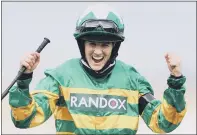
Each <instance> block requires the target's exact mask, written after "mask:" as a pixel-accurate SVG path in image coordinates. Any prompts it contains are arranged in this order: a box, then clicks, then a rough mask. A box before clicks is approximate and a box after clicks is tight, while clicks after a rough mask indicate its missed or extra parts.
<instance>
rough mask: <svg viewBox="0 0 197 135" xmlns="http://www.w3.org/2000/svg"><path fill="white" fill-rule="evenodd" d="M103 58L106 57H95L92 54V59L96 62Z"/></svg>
mask: <svg viewBox="0 0 197 135" xmlns="http://www.w3.org/2000/svg"><path fill="white" fill-rule="evenodd" d="M103 59H104V57H101V58H95V57H93V56H92V60H93V61H94V62H95V63H99V62H101V61H102V60H103Z"/></svg>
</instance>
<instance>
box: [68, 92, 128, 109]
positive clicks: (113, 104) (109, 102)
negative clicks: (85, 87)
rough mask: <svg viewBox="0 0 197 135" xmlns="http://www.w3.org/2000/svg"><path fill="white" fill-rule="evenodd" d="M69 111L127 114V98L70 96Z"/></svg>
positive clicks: (97, 95)
mask: <svg viewBox="0 0 197 135" xmlns="http://www.w3.org/2000/svg"><path fill="white" fill-rule="evenodd" d="M70 109H72V110H80V111H94V112H95V111H98V110H99V111H102V112H119V113H126V112H127V97H122V96H113V95H99V94H81V93H80V94H78V93H71V94H70Z"/></svg>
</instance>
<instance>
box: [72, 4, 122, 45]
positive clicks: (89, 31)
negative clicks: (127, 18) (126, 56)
mask: <svg viewBox="0 0 197 135" xmlns="http://www.w3.org/2000/svg"><path fill="white" fill-rule="evenodd" d="M123 33H124V23H123V20H122V18H121V16H120V15H119V14H118V13H117V12H116V11H115V10H114V9H112V8H111V7H109V6H108V5H106V4H96V5H93V6H90V7H88V8H87V9H86V10H85V11H84V13H83V14H82V15H81V16H80V17H79V19H78V20H77V23H76V31H75V33H74V37H75V38H76V39H79V38H81V39H83V38H85V39H86V38H90V39H93V40H96V41H113V42H118V41H120V42H122V41H124V36H123Z"/></svg>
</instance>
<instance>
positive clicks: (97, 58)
mask: <svg viewBox="0 0 197 135" xmlns="http://www.w3.org/2000/svg"><path fill="white" fill-rule="evenodd" d="M93 59H95V60H102V59H103V57H93Z"/></svg>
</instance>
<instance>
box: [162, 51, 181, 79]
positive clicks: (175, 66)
mask: <svg viewBox="0 0 197 135" xmlns="http://www.w3.org/2000/svg"><path fill="white" fill-rule="evenodd" d="M165 59H166V62H167V65H168V69H169V70H170V72H171V75H173V76H175V77H179V76H181V75H182V73H181V60H180V58H179V57H178V56H176V55H175V54H172V53H167V54H166V55H165Z"/></svg>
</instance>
